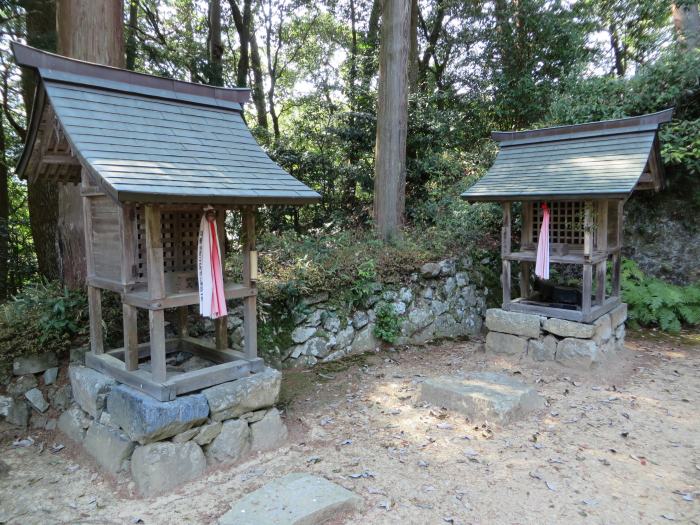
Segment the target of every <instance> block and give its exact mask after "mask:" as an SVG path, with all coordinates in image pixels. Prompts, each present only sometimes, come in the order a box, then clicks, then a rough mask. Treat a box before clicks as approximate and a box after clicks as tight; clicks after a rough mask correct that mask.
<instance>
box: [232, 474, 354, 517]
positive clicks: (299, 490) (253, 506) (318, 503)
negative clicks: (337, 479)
mask: <svg viewBox="0 0 700 525" xmlns="http://www.w3.org/2000/svg"><path fill="white" fill-rule="evenodd" d="M361 505H362V498H360V497H359V496H358V495H357V494H355V493H353V492H350V491H349V490H347V489H344V488H343V487H340V486H338V485H336V484H335V483H331V482H330V481H328V480H326V479H323V478H319V477H317V476H312V475H310V474H303V473H293V474H287V475H286V476H284V477H283V478H279V479H276V480H274V481H271V482H270V483H268V484H267V485H265V486H263V487H261V488H259V489H258V490H256V491H254V492H251V493H250V494H248V495H247V496H245V497H244V498H242V499H241V500H239V501H238V502H236V503H235V504H234V505H233V507H231V510H230V511H228V512H227V513H226V514H224V515H223V516H221V518H219V525H262V524H263V523H264V524H265V525H315V524H320V523H324V522H326V521H328V520H330V519H332V518H336V517H337V516H338V514H340V513H343V512H353V511H356V510H359V509H360V507H361Z"/></svg>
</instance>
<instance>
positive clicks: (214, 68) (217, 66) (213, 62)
mask: <svg viewBox="0 0 700 525" xmlns="http://www.w3.org/2000/svg"><path fill="white" fill-rule="evenodd" d="M223 56H224V46H223V44H222V43H221V0H209V79H208V82H209V84H211V85H212V86H223V85H224V75H223V66H222V59H223Z"/></svg>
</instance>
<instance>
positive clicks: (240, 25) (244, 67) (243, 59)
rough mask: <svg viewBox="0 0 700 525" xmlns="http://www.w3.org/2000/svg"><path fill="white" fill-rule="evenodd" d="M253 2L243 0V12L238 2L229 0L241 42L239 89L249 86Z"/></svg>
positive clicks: (237, 69)
mask: <svg viewBox="0 0 700 525" xmlns="http://www.w3.org/2000/svg"><path fill="white" fill-rule="evenodd" d="M251 2H252V0H243V11H241V9H240V7H238V2H237V1H236V0H229V4H230V5H231V14H232V15H233V23H234V25H235V26H236V32H237V33H238V41H239V42H240V48H239V51H238V53H239V57H238V65H237V67H236V85H237V86H238V87H246V86H247V85H248V70H249V69H250V53H249V49H250V16H251Z"/></svg>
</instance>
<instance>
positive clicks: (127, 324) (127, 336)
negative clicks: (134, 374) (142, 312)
mask: <svg viewBox="0 0 700 525" xmlns="http://www.w3.org/2000/svg"><path fill="white" fill-rule="evenodd" d="M137 318H138V310H137V309H136V307H134V306H131V305H128V304H122V319H123V323H124V363H125V365H126V369H127V370H129V371H132V370H138V368H139V338H138V326H137Z"/></svg>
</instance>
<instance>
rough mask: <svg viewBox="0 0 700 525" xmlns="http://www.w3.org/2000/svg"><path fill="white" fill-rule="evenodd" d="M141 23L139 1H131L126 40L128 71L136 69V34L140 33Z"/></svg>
mask: <svg viewBox="0 0 700 525" xmlns="http://www.w3.org/2000/svg"><path fill="white" fill-rule="evenodd" d="M138 23H139V2H138V0H129V27H128V37H127V39H126V69H129V70H131V71H133V70H134V68H135V67H136V51H137V45H136V32H137V31H138Z"/></svg>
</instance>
